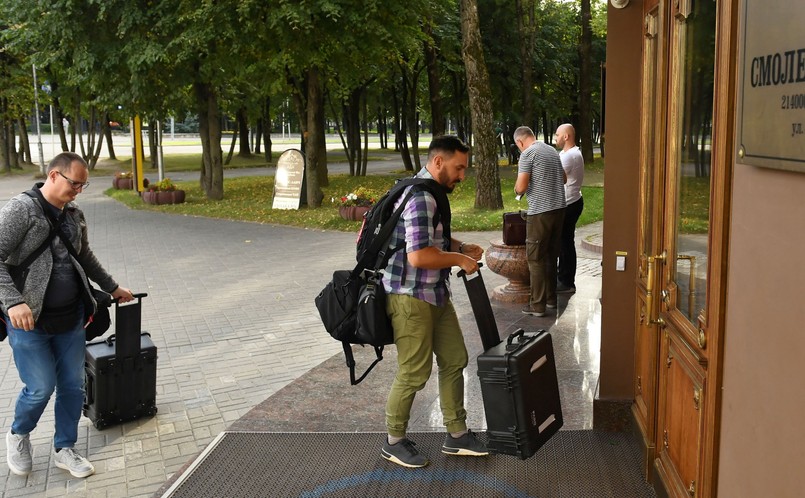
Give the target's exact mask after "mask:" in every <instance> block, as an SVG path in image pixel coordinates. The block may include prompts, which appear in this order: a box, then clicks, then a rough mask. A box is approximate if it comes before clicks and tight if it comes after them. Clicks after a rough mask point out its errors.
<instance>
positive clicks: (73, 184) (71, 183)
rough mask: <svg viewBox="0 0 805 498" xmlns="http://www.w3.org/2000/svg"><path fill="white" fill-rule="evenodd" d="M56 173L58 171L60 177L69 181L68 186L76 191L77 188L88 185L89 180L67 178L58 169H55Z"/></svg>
mask: <svg viewBox="0 0 805 498" xmlns="http://www.w3.org/2000/svg"><path fill="white" fill-rule="evenodd" d="M56 173H58V174H59V175H60V176H61V177H62V178H64V179H65V180H67V181H68V182H70V186H71V187H72V188H73V190H75V191H76V192H78V191H79V190H84V189H85V188H87V187H89V182H84V183H81V182H77V181H75V180H71V179H69V178H67V177H66V176H64V173H62V172H61V171H58V170H57V171H56Z"/></svg>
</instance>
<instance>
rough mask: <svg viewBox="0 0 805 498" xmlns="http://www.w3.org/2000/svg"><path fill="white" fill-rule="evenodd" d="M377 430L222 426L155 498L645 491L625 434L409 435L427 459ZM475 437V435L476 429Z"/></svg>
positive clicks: (463, 497)
mask: <svg viewBox="0 0 805 498" xmlns="http://www.w3.org/2000/svg"><path fill="white" fill-rule="evenodd" d="M384 437H386V435H385V434H382V433H316V432H313V433H311V432H306V433H278V432H223V433H221V434H220V435H219V436H218V437H217V438H216V439H215V440H213V441H212V442H211V443H210V445H209V446H208V447H207V449H206V450H205V451H204V452H203V453H202V454H201V455H200V456H199V457H198V458H197V459H196V461H195V462H193V464H191V465H190V466H189V467H188V469H187V470H186V471H185V472H184V473H183V474H182V475H181V476H179V478H178V479H177V480H176V481H175V482H174V484H173V486H171V488H169V489H168V490H167V491H166V492H165V494H164V495H163V496H165V497H169V496H170V497H192V498H199V497H222V496H226V497H249V498H252V497H344V498H355V497H384V498H385V497H417V498H418V497H431V496H434V497H456V498H459V497H460V498H467V497H479V498H480V497H482V498H490V497H540V498H553V497H569V498H586V497H590V498H600V497H617V498H622V497H635V498H637V497H654V496H655V494H654V491H653V490H652V488H651V487H650V486H649V485H648V484H647V483H646V482H645V481H644V479H643V476H642V475H641V473H640V450H639V448H638V446H637V444H636V443H635V442H634V440H633V439H632V436H630V435H628V434H622V433H604V432H597V431H560V432H559V433H557V434H556V435H555V436H553V438H551V440H550V441H548V443H546V444H545V446H543V447H542V448H541V449H540V450H539V452H537V454H536V455H534V456H533V457H531V458H530V459H527V460H520V459H519V458H517V457H513V456H508V455H490V456H488V457H459V456H451V455H445V454H443V453H441V451H440V450H441V445H442V441H443V439H444V434H443V433H435V432H427V433H413V434H409V436H408V437H409V438H410V439H411V440H413V441H414V442H416V443H417V449H418V450H419V451H420V452H421V453H423V454H425V455H427V456H428V458H429V459H430V465H428V466H427V467H425V468H420V469H408V468H404V467H400V466H398V465H396V464H393V463H391V462H389V461H387V460H385V459H383V458H382V457H381V456H380V447H381V445H382V443H383V438H384ZM479 438H480V439H484V438H485V434H479Z"/></svg>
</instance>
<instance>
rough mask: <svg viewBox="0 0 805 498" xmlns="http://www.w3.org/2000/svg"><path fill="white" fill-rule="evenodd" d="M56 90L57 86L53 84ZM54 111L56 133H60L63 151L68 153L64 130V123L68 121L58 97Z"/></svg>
mask: <svg viewBox="0 0 805 498" xmlns="http://www.w3.org/2000/svg"><path fill="white" fill-rule="evenodd" d="M53 87H54V89H55V87H56V84H55V83H54V84H53ZM53 111H54V114H55V116H54V119H53V122H54V124H55V125H56V131H58V133H59V142H60V143H61V150H62V152H67V151H68V150H70V149H69V148H68V146H67V133H66V131H65V129H64V123H65V122H66V121H67V120H66V118H65V117H64V111H62V108H61V105H60V104H59V99H58V97H54V98H53Z"/></svg>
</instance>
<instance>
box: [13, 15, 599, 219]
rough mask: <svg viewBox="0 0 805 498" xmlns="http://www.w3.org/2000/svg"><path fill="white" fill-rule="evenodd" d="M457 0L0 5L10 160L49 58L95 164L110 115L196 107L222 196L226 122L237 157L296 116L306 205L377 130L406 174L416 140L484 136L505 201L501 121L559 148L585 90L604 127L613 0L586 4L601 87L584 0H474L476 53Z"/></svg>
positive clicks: (75, 136)
mask: <svg viewBox="0 0 805 498" xmlns="http://www.w3.org/2000/svg"><path fill="white" fill-rule="evenodd" d="M579 1H580V2H581V1H591V0H579ZM462 3H463V1H460V0H412V1H410V2H406V3H404V4H399V3H395V2H381V1H380V0H300V1H298V2H288V1H287V0H217V1H210V0H202V1H198V0H148V1H143V2H130V1H126V0H58V1H55V2H54V1H44V0H28V1H26V2H20V1H19V0H0V19H2V20H3V21H2V22H0V90H2V94H1V95H0V118H2V120H3V126H2V127H0V131H2V133H0V137H2V138H3V140H0V161H2V164H0V165H2V166H3V167H6V168H8V167H10V164H11V161H10V157H11V156H13V155H14V154H13V153H14V152H15V151H16V150H17V149H16V146H15V144H14V136H15V135H14V130H15V125H16V127H17V128H19V124H17V123H19V119H20V118H23V119H28V120H30V117H29V114H30V113H31V112H30V109H31V108H32V106H33V103H32V95H31V94H32V92H31V88H32V82H31V79H30V68H31V66H32V65H33V64H36V67H37V68H38V69H40V74H41V76H40V79H41V80H42V83H45V82H46V83H47V85H48V88H49V93H46V94H44V95H42V101H43V104H53V105H54V112H55V116H54V121H55V124H56V132H58V133H59V134H60V137H61V141H62V147H63V148H64V149H71V150H75V149H77V148H78V149H81V150H82V151H83V153H84V154H85V156H86V157H88V159H89V160H90V161H93V158H97V154H98V153H99V152H100V148H101V145H102V143H103V137H104V136H107V137H109V136H111V135H110V131H109V130H108V122H109V120H110V119H111V120H114V121H120V122H126V121H128V119H129V118H130V117H131V116H133V115H135V114H137V115H140V116H142V118H143V120H144V121H146V122H150V121H154V120H164V119H165V118H167V117H168V116H176V117H178V118H180V119H182V118H184V117H185V116H188V115H190V116H193V117H194V120H197V122H198V131H199V133H200V135H201V140H202V147H203V161H202V165H201V168H200V176H199V181H200V185H201V186H202V190H203V191H204V193H205V195H206V196H207V197H208V198H210V199H221V198H223V197H224V191H223V188H224V187H223V167H224V164H223V154H222V150H221V135H222V132H223V130H222V128H223V127H224V126H226V122H227V121H228V120H236V121H237V122H238V127H239V129H240V131H241V133H240V135H239V136H238V140H240V153H241V154H249V153H251V152H252V148H251V143H249V140H250V134H249V133H248V131H249V130H252V131H256V133H255V134H256V135H257V141H256V144H255V145H256V146H255V148H254V152H258V151H259V150H260V147H261V145H262V146H263V147H264V149H265V152H266V157H267V160H270V152H271V147H272V144H271V131H272V130H273V131H275V132H276V131H277V130H278V129H279V126H280V123H293V128H294V131H295V132H298V133H300V136H301V144H300V146H301V147H302V148H303V149H304V151H305V155H306V159H307V166H306V182H307V188H306V191H305V193H306V196H305V197H306V202H307V204H308V205H309V206H310V207H317V206H319V205H320V203H321V199H322V190H321V187H322V186H326V185H327V182H328V173H327V149H326V146H325V141H324V138H325V134H326V133H332V132H333V131H335V132H338V133H340V134H341V136H342V144H343V147H344V150H345V152H346V155H347V158H348V160H349V162H350V172H351V174H354V175H365V174H366V173H367V171H366V167H367V151H368V145H367V143H368V138H369V134H370V133H372V132H376V133H378V135H379V136H380V139H381V143H382V144H383V145H384V146H385V147H395V149H396V150H399V152H400V154H401V157H402V159H403V163H404V164H405V165H406V167H407V168H408V169H410V170H414V169H416V168H417V167H420V166H421V164H420V162H419V161H420V160H419V150H418V148H419V146H420V139H419V136H420V133H422V132H424V131H431V132H436V133H441V132H443V131H446V132H449V133H455V134H457V135H458V136H460V137H461V138H462V139H464V140H466V141H468V142H472V143H474V145H475V153H474V161H475V165H476V166H477V167H478V168H479V169H481V168H483V169H484V174H481V175H479V186H480V188H481V189H482V190H483V193H481V194H479V199H483V200H479V202H478V205H479V206H484V207H494V206H495V205H498V202H497V201H496V199H498V198H499V196H500V193H499V182H496V181H494V178H495V177H496V175H494V174H492V173H496V167H497V162H496V157H495V154H494V151H495V149H496V148H497V145H498V144H497V142H496V140H495V137H494V135H495V132H494V130H495V129H498V128H499V129H500V130H501V131H502V136H503V137H504V138H505V139H507V140H508V142H509V143H510V141H511V140H510V134H511V132H512V131H513V130H514V128H516V126H518V125H521V124H528V125H529V126H532V127H533V128H534V129H535V130H536V131H542V132H543V133H544V134H545V138H546V140H550V137H551V136H552V134H553V127H555V126H556V125H557V124H558V123H560V122H564V121H571V122H574V124H577V123H578V119H579V116H580V115H581V114H585V113H587V112H588V111H585V110H584V109H582V108H583V107H584V106H583V105H580V101H579V95H581V94H584V95H587V94H586V93H584V92H582V90H585V91H587V92H588V93H589V102H590V104H589V109H590V110H589V114H590V115H591V122H592V125H591V128H590V129H591V130H592V134H593V137H595V130H596V129H597V120H598V115H597V114H596V112H597V111H596V110H597V109H598V106H599V103H600V98H601V95H600V91H599V87H600V73H599V72H598V71H596V68H597V67H598V65H599V64H600V63H601V62H602V60H603V54H604V50H603V43H604V40H605V36H606V33H605V21H604V14H605V4H603V3H602V2H600V1H598V0H592V4H591V18H590V26H591V29H590V31H589V33H590V38H591V40H590V56H589V58H590V71H589V73H588V76H589V78H588V79H589V83H588V82H587V79H585V80H583V81H582V80H580V73H579V67H580V57H581V55H580V52H579V50H578V47H579V40H580V35H581V33H582V31H581V22H580V19H581V17H580V5H581V4H579V3H575V2H560V1H558V0H516V1H515V2H510V1H508V0H475V1H473V2H472V3H474V4H476V6H477V12H478V16H477V19H478V26H477V30H475V31H476V32H477V34H478V37H477V38H474V39H473V40H472V41H473V43H474V45H473V49H472V51H471V52H472V55H468V54H469V53H470V52H468V51H466V50H465V49H464V48H463V45H466V42H467V41H468V40H467V36H468V34H467V33H466V32H465V33H462V22H461V17H460V15H461V13H462ZM478 60H483V62H484V71H485V72H486V75H487V76H486V78H485V80H486V82H484V81H483V80H484V78H483V77H481V76H482V73H481V72H480V71H476V70H475V69H478V68H479V67H480V66H479V65H478V64H477V61H478ZM470 66H472V67H470ZM482 87H488V88H482ZM582 87H584V88H582ZM481 101H483V102H484V105H483V107H479V102H481ZM471 110H472V111H473V112H470V111H471ZM62 117H64V118H65V120H66V121H67V122H69V123H70V125H71V126H70V127H69V130H70V133H69V136H68V135H67V134H66V133H65V130H64V129H62V127H61V122H62V119H61V118H62ZM85 129H86V130H87V132H88V133H87V134H86V136H84V134H83V133H84V132H83V130H85ZM490 137H491V140H490ZM4 140H5V141H4ZM423 145H424V144H423ZM487 149H488V151H487ZM498 152H500V151H499V150H498ZM479 173H480V171H479ZM486 173H490V174H491V176H489V179H490V182H485V181H484V180H483V179H484V178H486Z"/></svg>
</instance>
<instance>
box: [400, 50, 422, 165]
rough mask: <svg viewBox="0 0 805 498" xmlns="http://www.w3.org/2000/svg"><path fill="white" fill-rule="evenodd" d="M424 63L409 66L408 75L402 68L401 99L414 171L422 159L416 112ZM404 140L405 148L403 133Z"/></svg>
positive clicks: (417, 114)
mask: <svg viewBox="0 0 805 498" xmlns="http://www.w3.org/2000/svg"><path fill="white" fill-rule="evenodd" d="M423 69H424V65H422V64H420V62H419V61H417V62H416V63H415V64H414V65H413V66H411V74H410V77H408V75H407V74H406V71H407V68H406V67H405V66H404V67H403V68H402V70H403V92H404V95H405V100H404V101H403V109H402V111H403V116H404V118H403V119H404V120H405V121H406V123H405V125H406V127H407V128H408V130H407V131H408V135H409V136H410V137H411V149H412V150H411V151H410V153H411V157H412V159H413V162H414V169H415V171H419V170H420V169H421V168H422V161H421V160H420V159H419V113H418V112H417V104H418V102H419V99H418V98H417V88H418V86H419V85H418V83H419V75H420V74H422V70H423ZM403 139H404V140H405V142H406V149H407V148H408V144H407V142H408V137H407V136H406V135H403Z"/></svg>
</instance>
